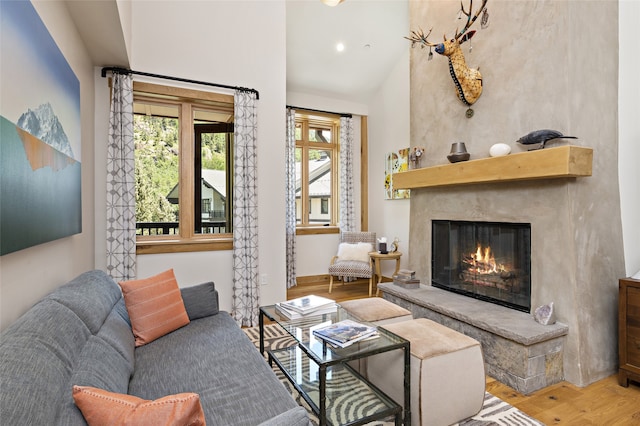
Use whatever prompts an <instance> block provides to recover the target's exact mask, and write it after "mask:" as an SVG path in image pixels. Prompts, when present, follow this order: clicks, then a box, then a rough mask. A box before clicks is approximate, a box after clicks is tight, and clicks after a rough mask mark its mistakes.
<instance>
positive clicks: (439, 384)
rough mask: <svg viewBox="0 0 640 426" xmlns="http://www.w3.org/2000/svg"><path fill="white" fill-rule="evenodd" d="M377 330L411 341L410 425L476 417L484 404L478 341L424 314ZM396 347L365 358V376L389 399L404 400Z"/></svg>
mask: <svg viewBox="0 0 640 426" xmlns="http://www.w3.org/2000/svg"><path fill="white" fill-rule="evenodd" d="M383 328H385V329H387V330H389V331H391V332H393V333H395V334H397V335H399V336H402V337H403V338H405V339H407V340H409V341H410V342H411V424H412V425H422V426H424V425H429V426H447V425H451V424H453V423H457V422H459V421H461V420H464V419H466V418H469V417H472V416H474V415H476V414H477V413H478V412H479V411H480V410H481V409H482V404H483V402H484V393H485V384H486V382H485V369H484V359H483V356H482V347H481V346H480V343H479V342H478V341H477V340H475V339H472V338H471V337H469V336H465V335H464V334H462V333H459V332H457V331H455V330H452V329H450V328H447V327H445V326H443V325H441V324H438V323H436V322H434V321H431V320H428V319H426V318H419V319H415V320H411V321H404V322H399V323H394V324H389V325H385V326H384V327H383ZM403 362H404V358H403V356H402V353H401V352H400V351H392V352H388V353H382V354H378V355H375V356H372V357H369V358H368V359H367V373H368V374H367V376H368V379H369V381H370V382H371V383H373V384H375V385H376V386H378V387H379V388H380V389H381V390H382V391H384V392H385V393H386V394H387V395H389V396H390V397H391V398H393V399H394V400H395V401H398V402H401V401H404V397H403V395H404V390H403V389H402V387H401V381H400V380H398V379H397V378H398V376H401V375H402V373H403V371H404V370H403Z"/></svg>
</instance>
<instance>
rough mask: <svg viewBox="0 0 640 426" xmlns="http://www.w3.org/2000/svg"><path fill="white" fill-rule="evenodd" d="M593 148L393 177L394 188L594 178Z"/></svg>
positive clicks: (475, 162)
mask: <svg viewBox="0 0 640 426" xmlns="http://www.w3.org/2000/svg"><path fill="white" fill-rule="evenodd" d="M592 160H593V149H591V148H585V147H581V146H574V145H567V146H562V147H557V148H546V149H540V150H536V151H526V152H519V153H516V154H510V155H506V156H504V157H489V158H481V159H478V160H469V161H462V162H459V163H451V164H443V165H440V166H433V167H424V168H421V169H414V170H409V171H406V172H402V173H394V174H393V187H394V189H413V188H428V187H436V186H448V185H464V184H472V183H488V182H511V181H517V180H534V179H553V178H569V177H580V176H591V163H592Z"/></svg>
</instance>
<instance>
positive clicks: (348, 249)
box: [338, 243, 373, 262]
mask: <svg viewBox="0 0 640 426" xmlns="http://www.w3.org/2000/svg"><path fill="white" fill-rule="evenodd" d="M371 251H373V246H372V245H371V244H370V243H353V244H352V243H340V245H339V246H338V258H339V259H340V260H356V261H358V262H369V252H371Z"/></svg>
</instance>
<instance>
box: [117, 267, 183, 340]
mask: <svg viewBox="0 0 640 426" xmlns="http://www.w3.org/2000/svg"><path fill="white" fill-rule="evenodd" d="M119 284H120V288H122V294H123V296H124V304H125V306H126V307H127V312H129V319H130V320H131V329H132V330H133V336H134V337H135V339H136V347H137V346H142V345H144V344H147V343H149V342H153V341H154V340H156V339H157V338H158V337H162V336H164V335H165V334H167V333H171V332H172V331H174V330H177V329H178V328H180V327H183V326H185V325H187V324H189V316H188V315H187V310H186V309H185V307H184V302H183V300H182V295H181V294H180V288H179V287H178V282H177V281H176V277H175V275H174V273H173V269H169V270H168V271H165V272H162V273H160V274H158V275H155V276H153V277H149V278H145V279H142V280H132V281H122V282H120V283H119Z"/></svg>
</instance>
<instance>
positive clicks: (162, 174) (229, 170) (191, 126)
mask: <svg viewBox="0 0 640 426" xmlns="http://www.w3.org/2000/svg"><path fill="white" fill-rule="evenodd" d="M134 141H135V167H136V170H135V182H136V234H137V235H138V237H137V243H138V253H151V252H153V253H158V252H165V251H171V252H175V251H196V250H212V249H230V248H231V240H232V232H233V229H232V217H231V212H232V198H233V197H232V194H233V191H232V189H233V180H232V178H233V96H231V95H222V94H218V93H213V92H204V91H198V90H190V89H180V88H176V87H168V86H160V85H155V84H149V83H140V82H134Z"/></svg>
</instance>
